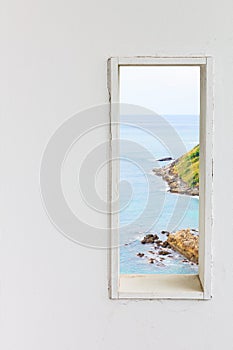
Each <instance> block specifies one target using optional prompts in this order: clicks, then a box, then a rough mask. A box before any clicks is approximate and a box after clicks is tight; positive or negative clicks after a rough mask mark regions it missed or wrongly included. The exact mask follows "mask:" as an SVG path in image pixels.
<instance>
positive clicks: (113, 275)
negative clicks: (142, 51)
mask: <svg viewBox="0 0 233 350" xmlns="http://www.w3.org/2000/svg"><path fill="white" fill-rule="evenodd" d="M120 66H200V96H201V101H200V173H199V176H200V200H199V237H200V238H199V274H198V275H165V274H164V275H159V274H157V275H121V274H120V269H119V264H120V262H119V250H120V248H119V214H118V213H115V212H114V211H113V201H112V199H113V198H116V196H118V195H119V186H118V184H119V176H120V172H119V169H120V163H119V162H120V161H114V162H110V166H109V174H110V178H109V185H110V187H109V205H110V207H109V209H110V210H109V212H110V214H109V225H110V248H109V297H110V298H111V299H203V300H204V299H210V298H211V265H212V254H211V233H212V221H213V220H212V180H213V155H212V139H213V72H212V71H213V59H212V57H209V56H201V57H113V58H110V59H109V60H108V90H109V97H110V99H109V100H110V128H109V133H110V159H119V142H118V143H117V144H116V143H115V142H114V143H113V141H114V140H119V121H120V119H119V108H118V107H117V106H118V104H119V102H120V101H119V68H120Z"/></svg>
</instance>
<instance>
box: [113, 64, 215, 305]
mask: <svg viewBox="0 0 233 350" xmlns="http://www.w3.org/2000/svg"><path fill="white" fill-rule="evenodd" d="M211 69H212V59H211V58H210V57H188V58H185V57H181V58H158V57H155V58H151V57H149V58H147V57H135V58H111V59H109V62H108V87H109V93H110V107H111V108H110V116H111V122H110V138H111V147H110V150H111V155H110V156H111V162H110V191H109V202H110V216H109V219H110V220H109V222H110V231H111V232H110V241H111V242H110V249H109V252H110V253H109V254H110V255H109V256H110V262H109V263H110V275H109V287H110V288H109V290H110V297H111V298H135V299H139V298H143V299H153V298H186V299H209V298H210V297H211V288H210V287H211V271H210V270H211V228H212V204H211V196H212V114H213V110H212V109H213V107H212V95H213V94H212V88H213V84H212V73H211Z"/></svg>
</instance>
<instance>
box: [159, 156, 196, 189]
mask: <svg viewBox="0 0 233 350" xmlns="http://www.w3.org/2000/svg"><path fill="white" fill-rule="evenodd" d="M153 172H154V174H155V175H157V176H161V177H162V178H163V180H164V181H166V182H167V184H168V186H169V192H172V193H179V194H187V195H189V196H198V195H199V186H195V187H193V188H191V187H190V186H189V185H188V184H187V183H186V182H184V181H183V180H182V179H181V178H180V177H179V176H178V175H177V173H176V172H175V171H174V167H173V163H172V164H170V165H167V166H165V167H163V168H155V169H153Z"/></svg>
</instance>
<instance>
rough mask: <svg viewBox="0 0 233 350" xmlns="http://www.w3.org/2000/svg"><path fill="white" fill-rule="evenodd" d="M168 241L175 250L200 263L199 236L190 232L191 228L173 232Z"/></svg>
mask: <svg viewBox="0 0 233 350" xmlns="http://www.w3.org/2000/svg"><path fill="white" fill-rule="evenodd" d="M167 242H168V244H169V246H171V247H172V248H173V249H174V250H176V251H177V252H179V253H180V254H182V255H184V256H185V257H186V258H187V259H189V260H190V261H192V262H194V263H196V264H197V263H198V250H199V237H198V236H197V235H194V234H193V233H191V232H190V229H186V230H180V231H177V232H176V233H171V234H170V235H169V236H168V239H167Z"/></svg>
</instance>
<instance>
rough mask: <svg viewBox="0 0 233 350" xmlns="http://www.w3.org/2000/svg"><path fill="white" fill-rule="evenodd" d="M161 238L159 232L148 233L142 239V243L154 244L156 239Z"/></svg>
mask: <svg viewBox="0 0 233 350" xmlns="http://www.w3.org/2000/svg"><path fill="white" fill-rule="evenodd" d="M158 239H159V237H158V235H157V234H154V235H152V234H150V233H149V234H147V235H146V236H145V237H144V238H143V239H142V240H141V243H142V244H153V243H154V242H155V241H157V240H158Z"/></svg>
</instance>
